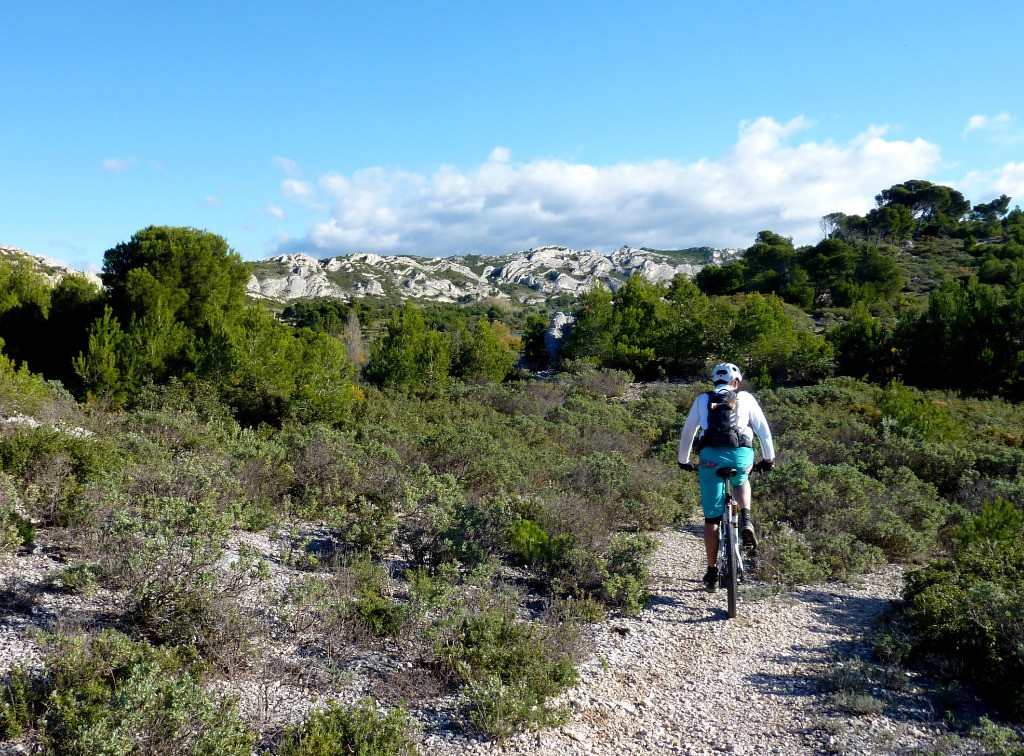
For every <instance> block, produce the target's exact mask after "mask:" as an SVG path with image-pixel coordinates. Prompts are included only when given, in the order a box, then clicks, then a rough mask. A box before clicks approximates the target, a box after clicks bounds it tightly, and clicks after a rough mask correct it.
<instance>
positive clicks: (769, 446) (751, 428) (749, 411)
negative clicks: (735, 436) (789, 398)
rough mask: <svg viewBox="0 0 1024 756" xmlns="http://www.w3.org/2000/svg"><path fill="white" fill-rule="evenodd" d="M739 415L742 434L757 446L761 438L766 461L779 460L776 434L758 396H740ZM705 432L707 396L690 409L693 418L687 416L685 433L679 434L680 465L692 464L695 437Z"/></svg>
mask: <svg viewBox="0 0 1024 756" xmlns="http://www.w3.org/2000/svg"><path fill="white" fill-rule="evenodd" d="M736 399H737V404H736V415H737V425H738V426H739V429H740V434H741V435H742V436H743V438H744V439H746V441H747V442H748V443H751V445H753V443H752V442H753V440H754V434H755V433H756V434H757V439H758V441H760V442H761V456H762V457H763V458H764V459H775V442H774V441H773V440H772V431H771V428H769V427H768V420H767V419H765V416H764V411H763V410H762V409H761V405H760V404H758V403H757V399H755V398H754V395H753V394H751V393H749V392H747V391H737V392H736ZM698 429H700V430H701V431H702V432H703V431H706V430H707V429H708V395H707V392H704V393H703V394H701V395H700V396H698V397H697V398H696V399H694V400H693V406H691V407H690V414H688V415H687V416H686V422H685V423H684V424H683V430H682V432H681V433H680V434H679V461H680V462H689V461H690V454H691V452H692V451H693V440H694V436H696V435H697V430H698Z"/></svg>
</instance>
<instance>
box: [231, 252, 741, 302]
mask: <svg viewBox="0 0 1024 756" xmlns="http://www.w3.org/2000/svg"><path fill="white" fill-rule="evenodd" d="M740 254H742V250H699V251H695V252H694V253H692V254H690V253H687V254H683V255H680V254H675V255H672V254H664V253H660V252H654V251H651V250H642V249H636V248H633V247H622V248H621V249H618V250H616V251H615V252H612V253H611V254H610V255H605V254H601V253H599V252H594V251H592V250H575V249H569V248H567V247H558V246H547V247H537V248H535V249H531V250H524V251H519V252H513V253H511V254H509V255H504V256H477V255H467V256H461V257H447V258H424V257H409V256H395V257H386V256H382V255H377V254H373V253H361V254H355V255H342V256H340V257H332V258H329V259H326V260H317V259H316V258H314V257H311V256H310V255H305V254H293V255H281V256H279V257H274V258H271V259H270V260H263V261H261V262H259V263H256V274H255V275H254V276H253V277H252V278H251V279H250V281H249V285H248V290H249V293H250V294H252V295H253V296H260V297H271V298H274V299H278V300H290V299H299V298H303V297H338V298H341V299H348V298H351V297H360V296H367V295H373V296H387V295H394V296H398V297H402V298H408V297H412V298H415V299H428V300H432V301H436V302H457V301H474V300H480V299H485V298H498V299H514V300H516V301H519V302H542V301H544V300H545V299H547V298H548V297H554V296H559V295H571V296H578V295H579V294H582V293H584V292H586V291H589V290H590V289H592V288H593V287H594V286H597V285H598V284H601V285H604V286H607V287H608V288H609V289H611V290H613V291H614V290H617V289H618V288H619V287H620V286H622V284H623V283H625V281H626V280H627V279H628V278H629V277H630V276H631V275H633V274H634V273H639V274H640V275H642V276H643V277H644V278H645V279H647V280H648V281H651V282H652V283H656V282H658V281H670V280H672V279H673V278H674V277H675V276H677V275H679V274H682V275H684V276H687V277H688V278H692V277H693V276H695V275H696V274H697V272H698V271H700V269H701V268H703V267H704V266H705V265H708V264H717V265H720V264H723V263H725V262H728V261H729V260H731V259H734V258H735V257H736V256H738V255H740Z"/></svg>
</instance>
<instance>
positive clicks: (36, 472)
mask: <svg viewBox="0 0 1024 756" xmlns="http://www.w3.org/2000/svg"><path fill="white" fill-rule="evenodd" d="M119 464H120V461H119V459H118V455H117V453H116V451H115V447H114V446H113V444H111V443H109V442H108V441H102V440H99V439H97V438H92V437H85V436H80V435H76V434H74V433H69V432H65V431H61V430H57V429H55V428H49V427H46V426H40V427H38V428H21V429H11V428H10V427H9V426H5V427H4V429H3V430H2V431H0V468H2V469H3V470H4V471H5V472H6V473H8V474H9V475H10V476H12V477H13V478H14V479H15V480H16V481H17V486H18V488H19V489H20V493H21V498H22V500H23V502H24V506H25V509H26V510H27V513H28V514H29V515H31V516H32V517H34V518H36V519H38V520H40V521H41V522H42V523H43V524H46V525H55V524H59V525H69V524H75V523H78V522H80V521H82V519H84V513H83V512H82V507H81V505H82V496H83V493H84V491H85V489H86V486H87V485H88V484H89V483H91V482H93V481H96V480H98V479H100V478H101V477H102V476H103V475H105V474H107V473H109V472H111V471H113V470H115V469H117V468H118V466H119Z"/></svg>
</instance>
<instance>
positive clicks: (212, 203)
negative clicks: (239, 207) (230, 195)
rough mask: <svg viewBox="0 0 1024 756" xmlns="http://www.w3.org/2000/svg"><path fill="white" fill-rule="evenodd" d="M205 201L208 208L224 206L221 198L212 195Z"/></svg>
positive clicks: (208, 195)
mask: <svg viewBox="0 0 1024 756" xmlns="http://www.w3.org/2000/svg"><path fill="white" fill-rule="evenodd" d="M203 201H204V202H205V203H206V206H207V207H220V206H221V205H222V204H223V202H221V199H220V197H217V196H214V195H212V194H207V195H206V198H205V199H204V200H203Z"/></svg>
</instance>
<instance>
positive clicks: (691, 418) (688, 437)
mask: <svg viewBox="0 0 1024 756" xmlns="http://www.w3.org/2000/svg"><path fill="white" fill-rule="evenodd" d="M702 401H703V403H704V407H707V402H708V396H707V394H701V395H700V396H698V397H697V398H696V399H694V400H693V404H692V405H691V406H690V414H689V415H687V416H686V422H685V423H684V424H683V430H682V432H681V433H680V434H679V463H680V464H683V463H686V462H689V461H690V454H691V452H693V438H694V436H696V435H697V431H698V430H699V429H700V428H701V427H703V426H702V424H701V402H702ZM706 412H707V410H706V409H705V414H706ZM706 422H707V421H706V420H705V423H706Z"/></svg>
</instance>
